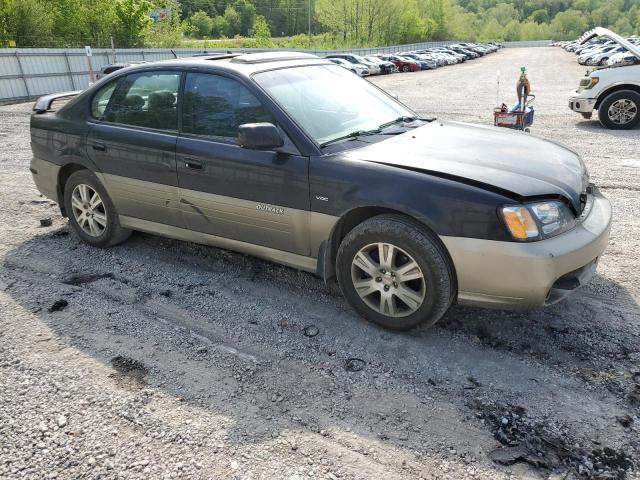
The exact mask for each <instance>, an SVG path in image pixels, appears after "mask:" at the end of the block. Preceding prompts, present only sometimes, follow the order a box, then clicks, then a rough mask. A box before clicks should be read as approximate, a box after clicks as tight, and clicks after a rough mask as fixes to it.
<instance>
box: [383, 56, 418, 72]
mask: <svg viewBox="0 0 640 480" xmlns="http://www.w3.org/2000/svg"><path fill="white" fill-rule="evenodd" d="M380 58H382V59H383V60H387V61H389V62H391V63H393V64H394V65H395V66H396V67H398V70H400V71H401V72H417V71H418V70H420V67H419V66H418V64H417V63H416V62H415V61H414V60H411V59H410V58H405V57H403V56H401V55H380Z"/></svg>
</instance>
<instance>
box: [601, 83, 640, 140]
mask: <svg viewBox="0 0 640 480" xmlns="http://www.w3.org/2000/svg"><path fill="white" fill-rule="evenodd" d="M616 108H618V110H616ZM620 109H623V110H622V113H621V110H620ZM616 112H617V113H618V115H617V116H616ZM598 119H599V120H600V123H601V124H602V125H603V126H604V127H606V128H610V129H613V130H628V129H631V128H633V127H635V126H636V125H638V122H639V121H640V94H639V93H637V92H634V91H633V90H620V91H617V92H614V93H612V94H610V95H608V96H607V97H606V98H605V99H604V100H603V101H602V103H600V106H599V107H598Z"/></svg>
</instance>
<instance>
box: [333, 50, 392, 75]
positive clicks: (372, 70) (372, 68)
mask: <svg viewBox="0 0 640 480" xmlns="http://www.w3.org/2000/svg"><path fill="white" fill-rule="evenodd" d="M326 58H328V59H332V58H341V59H343V60H346V61H347V62H349V63H352V64H353V65H362V66H363V67H365V68H366V69H367V70H368V71H369V74H370V75H380V73H382V69H381V68H380V65H378V64H376V63H373V62H370V61H368V60H366V59H365V58H364V57H361V56H359V55H355V54H351V53H334V54H331V55H327V57H326Z"/></svg>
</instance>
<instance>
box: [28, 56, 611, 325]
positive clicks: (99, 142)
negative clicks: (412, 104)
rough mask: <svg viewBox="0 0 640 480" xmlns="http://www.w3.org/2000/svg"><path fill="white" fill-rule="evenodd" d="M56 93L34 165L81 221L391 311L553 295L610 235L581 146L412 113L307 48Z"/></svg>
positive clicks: (34, 135)
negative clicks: (182, 244) (250, 265)
mask: <svg viewBox="0 0 640 480" xmlns="http://www.w3.org/2000/svg"><path fill="white" fill-rule="evenodd" d="M63 95H65V94H61V95H50V96H47V97H43V98H41V99H39V100H38V102H37V103H36V105H35V107H34V109H35V112H34V114H33V115H32V118H31V143H32V149H33V161H32V163H31V171H32V173H33V178H34V180H35V183H36V185H37V186H38V188H39V189H40V191H41V192H42V193H43V194H45V195H46V196H48V197H49V198H51V199H53V200H55V201H57V202H58V203H59V205H60V210H61V213H62V215H63V216H66V217H68V218H69V222H70V224H71V225H72V227H73V229H74V230H75V231H76V232H77V234H78V235H79V236H80V237H81V238H82V239H83V240H85V241H86V242H88V243H90V244H91V245H94V246H96V247H109V246H112V245H115V244H117V243H120V242H123V241H124V240H126V239H127V238H128V237H129V235H130V234H131V232H132V231H134V230H137V231H142V232H149V233H153V234H158V235H163V236H166V237H171V238H176V239H181V240H185V241H192V242H199V243H203V244H208V245H213V246H216V247H220V248H226V249H230V250H235V251H238V252H244V253H248V254H252V255H255V256H259V257H262V258H266V259H269V260H272V261H274V262H279V263H282V264H285V265H288V266H291V267H293V268H298V269H302V270H306V271H309V272H313V273H315V274H317V275H319V276H320V277H322V278H324V279H325V280H327V281H328V280H330V279H332V278H334V277H337V280H338V282H339V284H340V287H341V289H342V291H343V293H344V295H345V297H346V298H347V299H348V301H349V302H350V303H351V305H352V306H353V307H354V309H355V310H357V311H358V312H359V313H360V314H362V316H364V317H365V318H367V319H369V320H370V321H373V322H375V323H377V324H379V325H382V326H385V327H387V328H392V329H408V328H412V327H415V326H417V325H419V324H427V325H428V324H433V323H434V322H436V321H437V320H438V319H439V318H441V317H442V316H443V315H444V313H445V312H446V311H447V309H448V308H449V307H450V306H451V304H452V303H453V302H459V303H463V304H470V305H476V306H485V307H497V308H530V307H537V306H543V305H546V304H550V303H553V302H556V301H558V300H560V299H562V298H564V297H565V296H567V294H569V293H570V292H572V291H573V290H575V289H576V288H578V287H579V286H581V285H583V284H584V283H585V282H586V281H588V279H589V278H590V277H591V276H592V275H593V274H594V272H595V268H596V264H597V262H598V259H599V257H600V256H601V254H602V252H603V251H604V249H605V247H606V245H607V241H608V237H609V227H610V222H611V208H610V205H609V202H608V201H607V200H606V199H605V198H604V197H603V196H602V195H601V194H600V193H599V192H598V190H597V188H596V187H595V186H594V185H592V184H591V183H590V181H589V176H588V174H587V171H586V169H585V166H584V164H583V162H582V161H581V159H580V157H579V156H578V155H577V154H576V153H574V152H572V151H571V150H569V149H567V148H565V147H562V146H561V145H558V144H556V143H551V142H548V141H544V140H542V139H538V138H535V137H532V136H530V135H527V134H524V133H521V132H511V131H505V130H500V129H495V128H494V127H481V126H471V125H467V124H460V123H449V122H440V121H436V120H433V119H424V118H420V116H419V115H417V114H416V113H414V112H413V111H412V110H411V109H410V108H408V107H407V106H405V105H403V104H401V103H399V102H398V101H397V100H396V99H394V98H393V97H392V96H390V95H388V94H386V93H385V92H383V91H382V90H380V89H378V88H377V87H375V86H373V85H372V84H371V83H369V82H367V81H366V80H363V79H361V78H359V77H357V76H355V75H353V74H351V73H350V72H348V71H347V70H345V69H344V68H342V67H339V66H338V65H335V64H333V63H332V62H330V61H328V60H323V59H320V58H317V57H315V56H313V55H309V54H303V53H286V52H284V53H283V52H278V53H263V54H245V55H223V56H212V57H199V58H191V59H181V60H172V61H164V62H156V63H146V64H143V65H139V66H134V67H130V68H125V69H122V70H119V71H117V72H114V73H112V74H111V75H109V76H108V77H105V78H104V79H102V80H100V81H99V82H97V83H96V84H95V85H93V86H92V87H90V88H89V89H88V90H86V91H84V92H81V93H79V94H72V95H73V98H72V99H71V100H70V101H69V102H68V103H66V104H65V105H64V106H63V107H62V108H59V109H55V108H52V106H54V107H55V101H56V100H57V99H58V98H59V97H60V96H63ZM66 95H69V94H66ZM52 102H53V104H52ZM71 254H72V253H70V255H71Z"/></svg>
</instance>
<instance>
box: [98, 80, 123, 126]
mask: <svg viewBox="0 0 640 480" xmlns="http://www.w3.org/2000/svg"><path fill="white" fill-rule="evenodd" d="M117 84H118V82H111V83H110V84H109V85H106V86H104V87H103V88H102V89H101V90H100V91H99V92H98V93H96V94H95V96H94V97H93V101H92V102H91V115H93V117H94V118H98V119H101V118H102V116H103V115H104V111H105V110H106V108H107V105H108V104H109V100H110V99H111V96H112V95H113V92H114V90H115V89H116V85H117Z"/></svg>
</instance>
